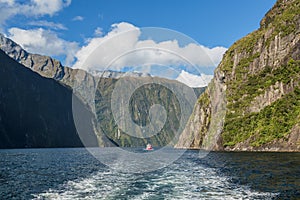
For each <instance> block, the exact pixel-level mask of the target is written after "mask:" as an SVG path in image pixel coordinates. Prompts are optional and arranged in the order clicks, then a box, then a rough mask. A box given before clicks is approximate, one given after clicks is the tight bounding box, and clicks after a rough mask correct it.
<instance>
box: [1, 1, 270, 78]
mask: <svg viewBox="0 0 300 200" xmlns="http://www.w3.org/2000/svg"><path fill="white" fill-rule="evenodd" d="M274 3H275V0H263V1H262V0H243V1H241V0H228V1H224V0H210V1H204V0H203V1H202V0H188V1H183V0H163V1H162V0H143V1H141V0H124V1H122V0H51V1H49V0H0V13H1V15H0V31H1V32H2V33H3V34H4V35H6V36H7V37H9V38H11V39H13V40H14V41H15V42H17V43H19V44H20V45H21V46H22V47H23V48H25V50H27V51H29V52H32V53H39V54H45V55H49V56H52V57H54V58H56V59H59V60H60V61H61V62H62V63H63V64H64V65H67V66H70V67H74V68H83V69H86V70H104V69H107V66H109V67H110V69H112V70H120V71H124V70H128V69H130V70H138V69H140V68H141V66H143V70H141V71H146V72H149V73H151V74H154V75H159V74H165V73H168V74H171V75H170V76H171V77H172V78H176V76H177V75H178V74H177V75H172V73H171V71H172V70H173V71H174V69H175V71H176V70H177V71H179V72H180V71H182V70H184V71H186V72H189V73H191V74H198V75H200V74H201V73H202V72H203V73H205V74H212V73H213V69H214V68H215V67H216V66H217V64H218V63H219V62H220V60H221V58H222V55H223V54H224V52H225V51H226V49H227V48H229V47H230V45H232V44H233V43H234V42H235V41H236V40H238V39H240V38H242V37H243V36H245V35H247V34H248V33H250V32H252V31H254V30H256V29H257V28H258V27H259V22H260V20H261V19H262V17H263V16H264V15H265V13H266V12H267V11H268V10H269V9H271V7H272V6H273V5H274ZM145 27H152V28H150V29H146V28H145ZM99 46H100V47H99ZM95 52H96V53H95ZM202 54H203V56H199V55H202ZM100 58H101V59H100ZM96 65H97V66H96ZM162 66H164V67H162ZM170 66H172V67H173V69H170ZM97 67H98V68H97ZM196 68H197V69H196ZM145 69H146V70H145ZM162 69H163V70H162ZM199 69H200V72H199ZM175 74H176V73H175Z"/></svg>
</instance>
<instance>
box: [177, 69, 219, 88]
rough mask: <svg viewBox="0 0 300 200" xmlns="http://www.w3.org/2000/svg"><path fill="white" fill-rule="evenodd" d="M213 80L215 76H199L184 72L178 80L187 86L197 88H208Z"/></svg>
mask: <svg viewBox="0 0 300 200" xmlns="http://www.w3.org/2000/svg"><path fill="white" fill-rule="evenodd" d="M212 78H213V75H206V74H201V75H200V76H198V75H195V74H190V73H188V72H186V71H184V70H182V71H181V73H180V74H179V76H178V77H177V78H176V80H177V81H179V82H182V83H184V84H186V85H187V86H189V87H193V88H197V87H205V86H207V85H208V83H209V82H210V81H211V79H212Z"/></svg>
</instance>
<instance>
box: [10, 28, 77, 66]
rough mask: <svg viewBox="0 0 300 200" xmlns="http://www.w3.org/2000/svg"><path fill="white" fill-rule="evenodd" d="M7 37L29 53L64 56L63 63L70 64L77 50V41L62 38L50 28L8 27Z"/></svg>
mask: <svg viewBox="0 0 300 200" xmlns="http://www.w3.org/2000/svg"><path fill="white" fill-rule="evenodd" d="M8 32H9V35H8V37H9V38H11V39H12V40H13V41H15V42H16V43H18V44H20V45H21V46H22V47H23V48H24V49H25V50H27V51H29V52H31V53H38V54H44V55H47V56H65V57H66V59H65V64H66V65H71V64H72V63H73V61H74V57H75V54H76V52H77V51H78V49H79V47H78V43H76V42H69V41H66V40H63V39H61V38H59V37H58V36H57V34H56V33H55V32H53V31H50V30H45V29H42V28H38V29H30V30H24V29H20V28H10V29H9V30H8Z"/></svg>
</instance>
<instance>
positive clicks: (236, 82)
mask: <svg viewBox="0 0 300 200" xmlns="http://www.w3.org/2000/svg"><path fill="white" fill-rule="evenodd" d="M260 25H261V26H260V28H259V29H258V30H256V31H254V32H253V33H251V34H249V35H247V36H246V37H244V38H242V39H241V40H239V41H237V42H236V43H234V44H233V45H232V46H231V47H230V48H229V49H228V51H227V52H226V53H225V55H224V57H223V60H222V62H221V63H220V65H219V66H218V68H217V69H216V71H215V76H214V79H213V80H212V82H211V84H210V85H209V86H208V88H207V90H206V91H205V93H204V94H203V95H201V96H200V98H199V101H198V103H197V104H196V106H195V108H194V114H193V115H192V116H191V118H190V122H189V124H188V125H187V127H186V128H185V130H184V131H183V133H182V135H181V137H180V140H179V142H178V144H177V145H176V147H181V148H190V147H192V148H204V149H208V150H265V151H299V150H300V130H299V124H300V89H299V87H300V86H299V81H300V1H299V0H290V1H287V0H278V1H277V2H276V4H275V5H274V7H273V8H272V9H271V10H270V11H269V12H268V13H267V14H266V16H265V17H264V18H263V19H262V21H261V23H260ZM216 113H218V114H216Z"/></svg>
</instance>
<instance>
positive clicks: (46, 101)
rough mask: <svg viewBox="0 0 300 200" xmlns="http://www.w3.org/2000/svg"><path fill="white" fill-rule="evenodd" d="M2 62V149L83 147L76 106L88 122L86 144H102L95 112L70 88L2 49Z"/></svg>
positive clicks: (0, 122)
mask: <svg viewBox="0 0 300 200" xmlns="http://www.w3.org/2000/svg"><path fill="white" fill-rule="evenodd" d="M0 61H1V62H0V148H24V147H30V148H37V147H81V146H83V144H82V140H81V139H80V137H79V135H78V134H77V130H76V127H75V124H74V120H73V113H72V103H73V104H76V107H77V109H79V110H80V111H81V113H82V115H83V116H85V119H86V121H85V122H83V124H84V125H85V127H86V135H85V144H86V145H87V146H97V145H98V142H97V138H96V136H95V133H94V132H93V127H92V121H91V119H93V118H92V115H91V112H90V111H89V109H88V108H87V107H86V106H85V105H84V104H83V103H82V102H81V101H79V99H77V98H76V97H72V91H71V90H70V89H69V88H66V87H64V86H62V85H60V84H58V83H57V82H56V81H54V80H52V79H48V78H44V77H41V76H40V75H38V74H37V73H34V72H32V71H31V70H29V69H27V68H26V67H24V66H22V65H21V64H19V63H18V62H16V61H15V60H13V59H12V58H10V57H9V56H7V55H6V54H5V53H4V52H3V51H2V50H0ZM72 99H73V102H72Z"/></svg>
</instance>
